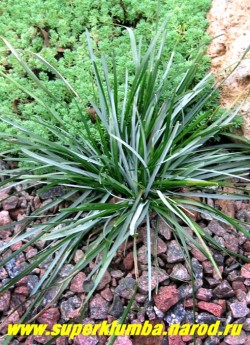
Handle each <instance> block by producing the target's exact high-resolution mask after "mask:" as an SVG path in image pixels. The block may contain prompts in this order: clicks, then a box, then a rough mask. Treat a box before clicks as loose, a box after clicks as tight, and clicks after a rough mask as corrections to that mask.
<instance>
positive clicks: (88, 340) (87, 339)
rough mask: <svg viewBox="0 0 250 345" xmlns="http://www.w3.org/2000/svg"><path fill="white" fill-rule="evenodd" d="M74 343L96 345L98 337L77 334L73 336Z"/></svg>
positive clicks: (77, 344)
mask: <svg viewBox="0 0 250 345" xmlns="http://www.w3.org/2000/svg"><path fill="white" fill-rule="evenodd" d="M73 344H74V345H96V344H98V338H97V336H93V335H89V336H85V335H82V334H80V335H78V336H77V337H75V338H74V343H73Z"/></svg>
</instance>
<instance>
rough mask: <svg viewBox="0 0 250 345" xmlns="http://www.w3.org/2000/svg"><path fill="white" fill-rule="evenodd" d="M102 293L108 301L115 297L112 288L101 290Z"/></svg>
mask: <svg viewBox="0 0 250 345" xmlns="http://www.w3.org/2000/svg"><path fill="white" fill-rule="evenodd" d="M100 295H101V296H102V297H103V298H104V299H105V300H106V301H108V302H111V301H112V299H113V294H112V292H111V290H110V288H108V287H107V288H106V289H104V290H102V291H101V292H100Z"/></svg>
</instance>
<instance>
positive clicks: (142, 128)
mask: <svg viewBox="0 0 250 345" xmlns="http://www.w3.org/2000/svg"><path fill="white" fill-rule="evenodd" d="M127 30H128V33H129V36H130V41H131V52H132V58H133V64H134V73H133V74H132V75H131V74H129V73H128V71H127V72H126V73H125V76H124V94H123V102H122V104H121V105H120V104H119V102H118V96H117V92H118V86H117V78H118V76H117V72H116V60H115V57H114V59H113V63H112V66H111V67H110V68H108V66H107V62H106V59H105V57H104V56H103V57H102V67H101V68H98V67H97V64H96V57H95V53H94V50H93V47H92V41H91V39H90V35H89V32H88V31H87V32H86V35H87V42H88V47H89V52H90V60H91V64H92V68H93V76H94V79H95V85H96V90H97V95H98V97H95V99H94V100H92V101H91V100H90V102H91V104H92V107H93V108H94V110H95V112H96V123H95V126H96V130H97V131H98V137H99V139H98V140H96V139H95V138H94V137H93V136H92V134H91V132H90V131H89V126H88V122H86V121H85V120H84V117H83V118H82V122H81V126H79V133H81V131H82V129H83V128H84V132H85V133H86V135H85V136H83V135H82V136H81V139H78V138H75V137H73V136H71V135H70V134H69V133H68V132H67V130H66V129H65V123H64V122H63V121H62V120H61V118H60V116H59V115H58V114H57V113H56V111H55V110H54V108H50V107H48V106H47V104H46V103H45V102H44V101H43V99H42V98H38V97H37V96H34V95H33V94H32V93H31V92H29V91H28V90H26V89H24V88H23V87H22V86H21V85H19V86H20V88H22V90H23V91H24V92H27V94H28V95H29V97H33V98H34V99H35V100H36V102H38V103H39V104H40V105H41V106H43V107H44V109H46V111H47V120H45V119H42V118H39V117H36V118H34V121H37V123H39V124H40V125H41V126H44V127H45V128H46V129H47V130H48V131H49V132H50V133H51V136H52V137H53V139H54V140H53V141H51V140H48V139H46V138H44V137H42V136H39V135H38V134H35V133H34V132H32V131H30V130H28V129H27V128H25V127H22V126H21V125H19V124H16V123H14V122H11V121H9V120H8V119H6V118H4V116H3V117H2V118H1V121H3V122H5V123H6V124H8V125H9V126H13V127H14V128H17V129H18V130H19V132H20V133H22V134H20V135H18V134H16V135H12V136H10V135H9V134H8V133H1V134H0V136H1V138H2V139H3V140H5V141H8V142H10V143H12V145H13V148H12V149H10V150H8V151H7V152H5V153H2V156H3V157H4V158H5V159H6V160H7V161H8V160H10V161H12V160H17V161H21V160H25V162H26V163H27V164H29V169H27V168H24V167H18V168H15V169H13V170H10V171H8V170H6V171H4V172H3V173H4V174H5V175H7V176H8V178H6V179H5V180H4V181H2V182H1V187H2V189H3V190H4V189H5V188H10V186H13V187H15V186H18V185H19V186H27V184H28V186H29V188H31V186H33V187H34V188H37V189H38V188H40V189H39V190H40V192H44V191H46V190H48V189H50V188H52V187H55V186H61V187H63V188H64V190H65V193H64V195H63V196H62V197H59V198H56V199H54V200H53V201H52V202H50V203H49V204H47V205H45V206H43V207H42V208H40V209H37V210H36V211H34V212H33V213H32V214H31V216H27V217H26V218H25V219H24V220H23V226H22V228H21V230H20V232H19V233H18V234H16V235H15V236H14V237H13V239H12V240H11V241H10V242H8V243H6V244H4V245H3V246H2V248H1V251H5V250H7V249H8V248H9V247H10V246H11V245H13V244H15V243H17V242H19V241H21V240H22V241H23V243H24V244H23V245H22V247H21V248H20V249H18V250H17V251H15V252H14V253H12V254H10V255H7V256H4V259H3V260H2V261H1V264H0V265H1V266H4V265H6V263H7V262H9V261H10V260H11V259H12V258H14V257H15V256H16V255H18V254H19V253H20V252H22V251H23V250H25V248H27V247H28V246H32V245H34V244H35V243H36V242H37V241H39V240H43V241H46V246H45V248H44V249H43V250H41V251H40V252H39V253H38V254H37V255H36V256H35V257H34V259H33V260H32V262H31V263H30V264H29V266H28V267H26V268H25V269H24V270H23V271H22V272H21V273H19V274H18V275H17V276H15V277H14V278H12V279H10V280H9V281H8V282H7V283H6V284H5V285H3V286H1V288H0V292H3V291H5V290H7V289H10V288H12V287H13V286H14V284H15V283H17V282H18V281H19V280H20V279H21V278H23V277H24V276H26V275H28V274H29V273H30V272H32V270H34V269H35V268H36V267H38V266H39V265H40V264H41V263H43V262H44V261H46V260H47V259H48V257H51V258H52V259H51V261H50V262H49V264H48V267H47V269H46V272H45V274H44V275H43V276H42V278H41V279H40V281H39V283H38V284H37V286H36V287H35V288H34V289H33V291H32V293H31V297H30V305H29V307H28V308H27V312H26V313H25V314H24V316H23V318H22V320H30V319H31V318H33V317H35V315H36V314H37V313H38V312H39V311H40V310H41V308H42V302H43V299H44V296H45V294H46V292H47V291H48V289H49V288H51V287H52V286H56V287H57V298H59V297H60V296H61V295H62V293H63V291H64V290H65V289H66V288H67V286H68V284H69V283H70V281H71V279H72V277H74V276H75V275H76V274H77V273H78V272H79V271H82V270H84V269H85V268H87V267H88V265H89V263H90V262H93V260H96V259H97V258H98V260H96V266H95V268H94V269H93V270H92V271H91V273H90V274H89V276H88V277H87V280H88V282H89V284H88V287H87V286H86V290H88V291H87V292H88V294H87V296H86V298H85V300H84V303H83V306H82V310H83V311H84V310H85V307H86V306H87V303H88V301H89V299H90V298H91V296H92V295H93V293H94V291H95V289H96V287H97V285H98V283H99V282H100V280H101V278H102V276H103V274H104V273H105V271H106V270H107V268H108V267H109V265H110V263H111V261H112V259H113V258H114V257H115V255H116V252H117V249H118V248H119V247H120V246H121V245H122V244H123V243H124V242H125V241H127V240H128V239H129V238H130V237H132V238H133V237H134V238H136V234H137V229H138V228H139V227H140V225H141V224H146V226H145V231H146V232H147V238H148V241H147V243H148V248H147V251H148V273H149V274H148V276H149V279H148V291H149V299H151V279H150V276H151V268H152V262H151V260H152V255H151V254H152V253H151V246H150V233H151V231H157V229H155V228H152V226H151V214H152V212H153V213H154V214H155V215H156V217H157V219H159V220H160V219H161V220H163V221H164V222H165V223H166V224H167V225H168V226H169V227H170V228H171V229H172V232H173V234H174V236H175V237H176V239H177V240H178V241H179V244H180V245H181V247H182V250H183V253H184V255H185V258H186V260H187V263H188V265H189V266H190V271H191V270H192V267H191V265H190V254H189V245H190V244H192V245H195V246H196V247H197V248H198V249H199V250H200V251H201V252H202V253H203V254H204V255H205V256H206V257H207V259H208V260H210V261H211V262H212V263H213V265H214V267H215V268H216V269H217V271H218V267H217V264H216V262H215V259H214V257H213V255H212V253H211V251H210V249H209V246H208V244H210V245H212V246H213V247H215V248H217V249H219V250H220V251H223V252H225V253H226V254H228V255H234V256H235V257H237V258H238V259H240V260H241V259H245V260H247V258H244V257H243V256H241V255H240V254H236V253H233V252H231V251H230V250H227V249H226V248H224V247H222V246H221V245H220V244H219V243H218V242H216V241H215V240H214V239H213V237H211V236H210V235H209V234H208V233H206V232H205V231H204V229H203V228H201V227H200V226H199V224H198V223H197V222H195V221H194V220H193V217H192V212H193V211H199V212H201V213H203V214H205V215H209V216H211V217H212V218H214V219H216V220H219V221H220V222H222V223H224V224H227V225H230V226H232V227H234V228H235V229H236V230H237V231H239V232H242V233H243V234H244V235H245V236H246V237H247V238H250V234H249V231H248V230H249V228H248V229H247V227H246V224H244V223H242V222H241V221H239V220H236V219H232V218H230V217H229V216H228V215H226V214H224V213H223V212H222V211H220V210H218V209H216V208H213V207H211V206H209V205H207V204H206V202H205V199H206V198H212V199H226V200H232V202H233V201H234V200H247V199H250V196H249V190H248V191H247V189H246V188H245V186H246V185H249V182H250V180H249V175H248V174H249V168H250V155H249V152H250V146H249V141H247V140H246V139H245V140H243V139H242V140H241V141H240V138H238V141H237V142H236V143H220V144H213V145H211V144H210V145H209V144H208V143H209V141H210V139H211V137H213V136H215V135H217V133H218V132H219V131H220V132H221V133H223V132H225V135H230V134H226V133H227V129H228V126H229V125H230V123H231V122H232V120H233V118H234V117H235V116H236V114H237V112H238V111H239V109H240V106H238V107H235V106H234V107H232V108H231V109H229V110H225V111H224V112H223V113H222V114H221V116H220V117H218V116H217V114H218V112H219V111H220V109H219V108H216V109H214V110H213V111H206V112H202V111H201V110H202V109H203V108H204V106H205V105H206V102H207V101H208V100H209V99H210V97H212V95H213V93H214V92H215V91H216V89H211V88H210V89H209V90H208V89H207V85H208V84H209V83H210V75H207V76H205V77H204V78H203V79H201V80H200V81H199V82H198V83H194V77H195V72H196V71H197V69H198V68H199V63H200V61H201V60H202V56H203V52H202V51H200V52H198V53H197V52H196V57H195V58H194V60H193V62H192V63H191V64H190V68H189V69H187V71H186V73H185V75H184V76H183V78H182V80H181V81H180V82H179V83H178V84H177V85H175V86H174V87H173V88H172V92H171V94H170V96H168V97H167V98H165V97H164V95H165V88H166V86H167V85H168V83H169V75H170V71H171V68H172V67H171V66H172V62H173V60H174V53H173V54H172V56H171V58H170V59H169V61H167V62H166V61H162V53H163V49H164V46H165V39H166V31H165V27H164V26H163V27H162V28H161V29H160V30H159V31H158V33H157V34H156V35H155V37H154V39H153V40H152V41H151V43H150V45H149V47H148V49H147V50H146V52H145V53H144V54H142V53H141V50H140V47H141V45H140V44H139V45H138V44H137V41H136V38H135V35H134V32H133V31H132V30H131V29H129V28H128V29H127ZM4 41H5V43H6V45H7V46H8V48H9V49H10V51H11V52H12V54H13V55H14V56H15V57H16V59H17V60H18V61H19V63H20V64H21V66H22V67H23V68H24V69H25V71H26V73H27V74H28V75H29V77H30V78H31V79H32V81H33V83H35V84H36V85H37V87H39V88H40V89H41V90H42V91H43V92H44V93H45V94H47V95H48V96H49V97H51V99H52V100H53V101H54V102H58V100H57V99H55V97H54V95H53V94H51V93H50V91H48V89H47V88H46V86H44V84H43V82H42V81H41V80H39V79H38V78H37V76H36V75H35V74H34V73H33V72H32V71H31V69H30V68H29V67H28V65H27V64H26V63H25V61H24V60H23V59H22V58H21V57H20V55H19V53H18V52H17V51H16V50H15V49H14V48H13V47H12V46H11V45H10V43H9V42H8V41H6V40H4ZM35 57H36V58H37V59H39V61H41V62H42V63H44V64H45V65H46V66H47V67H48V68H50V71H51V73H53V74H55V76H57V77H58V78H59V80H61V82H62V83H63V84H64V86H65V87H66V89H67V90H68V92H70V93H71V95H72V96H74V99H75V102H76V107H77V108H78V111H79V114H81V109H82V103H81V99H80V97H79V95H78V94H77V92H76V91H75V90H74V89H73V88H72V87H71V86H70V85H69V83H68V82H67V81H66V80H65V79H64V77H63V76H62V75H61V74H60V73H59V72H58V71H57V70H56V69H55V68H54V67H52V66H51V65H50V64H49V63H48V62H47V61H46V60H44V59H43V58H42V57H41V56H40V55H38V54H35ZM161 65H163V66H164V70H163V73H159V71H160V66H161ZM119 77H120V76H119ZM5 78H7V80H10V77H9V76H8V75H7V74H6V75H5ZM204 90H207V91H206V92H204ZM201 94H202V96H201ZM93 98H94V97H93ZM59 104H60V100H59ZM50 118H51V119H53V123H54V121H56V123H57V125H54V124H52V123H51V121H50V120H49V119H50ZM20 152H21V153H22V157H20V156H18V155H19V154H20ZM43 169H44V171H46V173H41V170H43ZM230 181H231V182H230ZM225 186H234V188H235V189H236V190H238V193H234V194H230V193H225V192H223V188H222V187H225ZM183 187H186V188H183ZM23 188H25V187H23ZM194 197H195V198H194ZM197 198H200V199H197ZM65 200H66V201H69V202H70V206H68V207H65V208H59V211H58V212H56V213H55V214H53V213H52V211H49V210H51V209H52V208H53V207H54V206H57V205H60V203H62V201H65ZM198 200H200V201H198ZM202 200H203V201H204V202H203V201H202ZM48 212H49V213H48ZM45 214H46V217H47V220H46V221H45V222H42V223H41V222H37V220H39V219H41V218H42V217H44V215H45ZM14 225H15V224H14ZM186 226H188V227H189V228H190V229H191V230H192V232H193V236H191V234H189V233H188V232H187V231H186V230H185V227H186ZM8 227H9V225H8ZM2 229H4V227H2ZM83 246H84V247H85V256H84V258H83V259H81V260H80V261H79V262H78V263H77V264H76V265H75V266H74V267H73V268H72V270H71V272H70V274H69V276H68V277H67V278H65V279H59V278H58V272H59V271H60V269H61V268H62V266H63V265H64V264H65V263H69V262H70V261H71V259H72V258H73V256H74V254H75V252H76V250H77V249H78V248H79V247H83ZM135 254H136V252H135ZM135 257H136V255H135Z"/></svg>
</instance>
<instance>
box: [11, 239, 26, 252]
mask: <svg viewBox="0 0 250 345" xmlns="http://www.w3.org/2000/svg"><path fill="white" fill-rule="evenodd" d="M22 245H23V242H22V241H19V242H16V243H15V244H12V246H11V247H10V248H11V250H13V252H14V251H16V250H18V249H19V248H21V247H22Z"/></svg>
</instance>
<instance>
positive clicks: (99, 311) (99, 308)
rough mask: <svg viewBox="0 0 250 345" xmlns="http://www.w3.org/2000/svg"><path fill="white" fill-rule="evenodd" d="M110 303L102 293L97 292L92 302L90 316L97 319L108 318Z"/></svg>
mask: <svg viewBox="0 0 250 345" xmlns="http://www.w3.org/2000/svg"><path fill="white" fill-rule="evenodd" d="M109 305H110V304H109V302H107V301H106V300H105V299H104V298H103V297H102V296H101V295H99V294H96V295H95V296H94V298H93V299H92V300H91V302H90V317H91V318H93V319H97V320H100V319H106V317H107V314H108V311H109Z"/></svg>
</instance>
